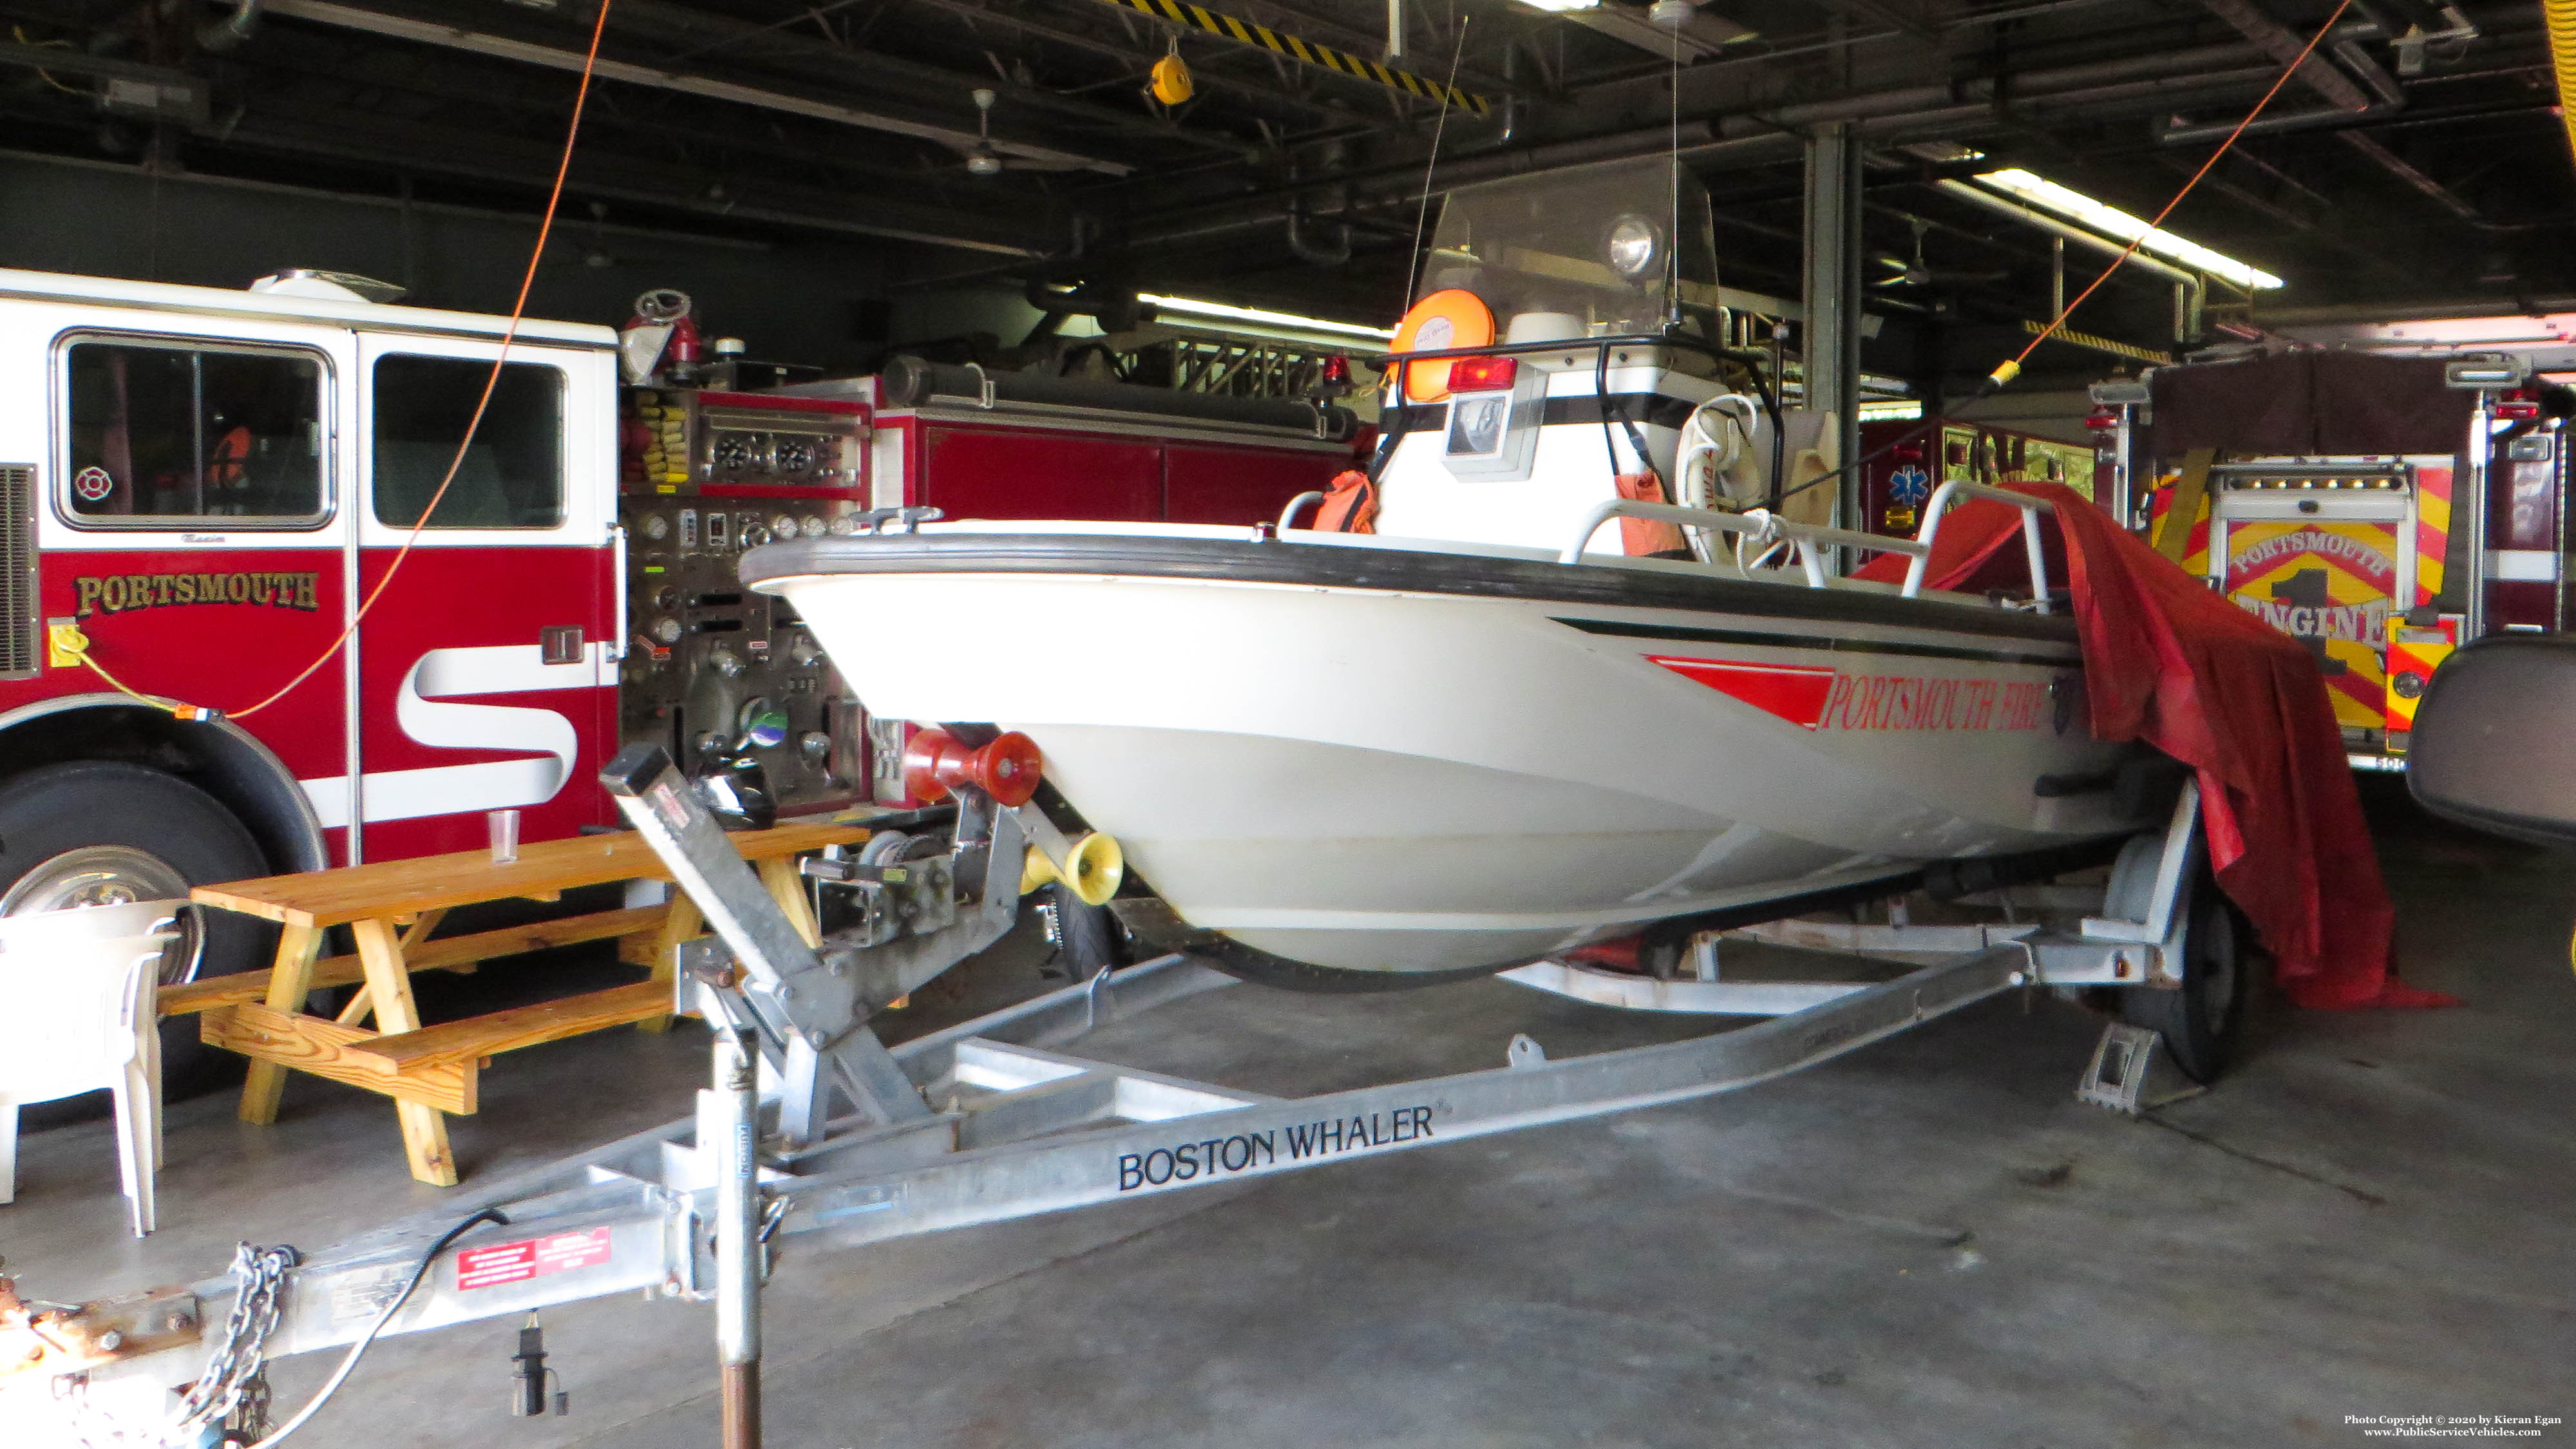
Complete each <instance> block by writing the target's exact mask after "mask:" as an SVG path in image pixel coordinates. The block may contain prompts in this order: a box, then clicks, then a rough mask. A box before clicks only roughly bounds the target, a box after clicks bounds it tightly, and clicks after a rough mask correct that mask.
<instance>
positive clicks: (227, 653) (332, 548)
mask: <svg viewBox="0 0 2576 1449" xmlns="http://www.w3.org/2000/svg"><path fill="white" fill-rule="evenodd" d="M7 331H8V333H9V335H10V336H11V339H12V341H11V345H10V346H9V348H8V349H7V351H6V356H5V359H0V384H6V385H8V387H9V390H10V393H11V395H12V396H13V397H24V398H41V399H49V402H48V405H47V406H46V407H45V408H44V409H43V410H42V412H40V411H39V410H38V409H36V408H33V407H30V408H26V409H22V410H19V411H18V412H17V413H16V414H15V415H14V416H13V418H12V421H11V424H10V426H11V427H13V428H14V427H16V426H18V424H19V421H20V420H24V421H28V422H32V421H33V420H34V419H35V418H36V417H38V416H46V417H48V418H49V420H50V434H51V436H50V438H49V439H47V440H46V441H44V442H43V443H42V444H39V443H37V441H36V440H35V439H34V438H32V437H29V436H26V435H24V434H20V435H19V441H18V442H16V443H13V444H12V445H10V447H9V448H8V449H7V453H8V454H14V455H15V456H10V457H8V459H7V460H8V461H11V462H17V461H22V460H23V461H26V462H35V461H37V459H38V458H39V457H40V456H43V457H46V458H48V459H49V460H50V466H48V467H44V468H41V469H39V470H38V473H39V477H40V478H41V479H42V481H43V485H44V501H43V502H42V503H41V504H40V505H39V507H38V510H37V543H38V546H39V548H40V550H41V553H40V557H41V559H42V567H41V580H40V584H39V588H40V598H41V602H42V608H43V615H42V617H44V618H48V619H66V620H71V621H73V622H76V623H78V624H79V625H80V627H81V630H82V632H83V633H85V634H86V635H87V636H88V637H89V640H90V651H91V654H92V656H93V657H94V658H95V659H96V660H97V661H98V662H99V664H100V665H101V666H102V667H103V668H105V669H107V670H108V671H110V672H112V673H113V674H114V675H115V676H116V677H117V678H118V679H119V680H122V681H123V682H124V683H125V684H126V685H127V686H129V687H131V688H133V689H136V690H139V691H142V692H144V693H147V694H152V695H158V696H162V697H165V698H169V699H174V700H181V701H185V702H186V703H189V704H194V705H202V706H206V707H209V708H214V709H220V710H224V711H227V712H229V713H236V714H240V715H241V716H242V721H241V725H240V728H241V729H243V730H246V731H248V732H249V734H250V735H251V736H252V737H253V738H255V739H256V740H258V742H259V743H260V744H261V745H262V746H265V747H266V748H267V749H268V750H269V751H270V752H271V753H272V754H274V755H275V756H276V758H277V762H278V764H279V766H280V768H282V769H284V770H286V771H287V772H289V773H290V774H291V775H292V776H293V777H294V778H295V779H296V780H297V781H298V782H299V783H300V784H301V785H302V786H303V788H304V792H305V794H306V796H307V799H308V801H309V803H310V804H311V806H312V818H311V821H310V823H311V824H312V825H313V826H314V827H315V828H317V829H321V830H323V831H325V832H326V834H325V837H324V838H325V840H326V842H330V843H331V844H333V845H336V843H337V842H336V840H334V839H333V837H332V836H331V835H330V834H329V833H328V832H329V830H330V827H333V826H336V825H337V824H339V823H340V821H341V820H342V819H345V818H346V813H345V812H346V808H347V780H346V772H347V769H348V758H349V757H348V744H349V734H348V721H349V718H350V711H349V708H348V701H347V696H346V695H345V693H344V692H343V691H344V686H345V678H344V675H343V672H342V669H341V664H340V661H339V660H338V659H336V658H334V657H333V656H332V654H331V648H332V645H333V644H334V642H336V641H337V640H338V638H339V637H340V634H341V631H342V630H343V629H344V628H345V627H346V626H347V618H348V614H347V611H348V609H349V607H350V606H349V602H348V598H349V591H348V588H347V584H348V578H347V573H348V569H349V567H350V557H349V546H350V544H351V542H352V539H353V537H354V535H353V532H352V530H353V528H354V524H353V521H352V520H353V518H354V515H355V512H356V508H357V505H356V504H355V503H354V502H353V501H352V496H353V490H352V485H351V477H352V474H351V472H350V459H351V456H352V452H351V447H350V444H349V440H348V436H347V435H348V431H349V416H350V410H351V406H352V404H353V403H354V401H355V398H356V391H357V389H356V383H355V381H354V378H353V374H354V372H355V361H356V359H355V357H354V347H355V341H354V339H353V338H352V337H351V335H350V334H349V332H348V331H347V330H345V329H343V328H338V327H330V326H321V325H316V324H313V323H309V322H297V321H291V320H282V319H276V318H261V317H226V318H210V317H194V316H187V315H173V314H167V313H162V312H157V311H152V310H148V309H144V308H131V309H129V308H121V307H120V308H108V309H102V308H99V307H97V306H95V305H89V304H80V303H71V302H44V301H35V302H24V303H19V304H15V305H13V306H12V307H11V308H10V309H9V311H8V327H7ZM47 338H50V339H51V340H50V342H49V343H48V342H46V341H44V339H47ZM20 340H27V341H29V342H31V343H32V345H28V346H20V345H18V342H19V341H20ZM39 359H41V360H42V361H41V365H42V366H43V367H44V368H45V373H44V374H43V375H37V374H36V373H35V372H34V370H33V369H34V367H35V366H36V365H38V364H39ZM21 369H25V370H23V371H22V370H21ZM0 456H5V455H0ZM290 686H291V687H290ZM25 689H26V690H27V694H24V695H21V694H18V693H16V692H14V690H13V691H11V692H8V693H7V694H6V695H5V696H0V708H7V707H11V706H15V705H17V704H19V703H21V702H22V701H28V702H32V698H31V697H53V696H83V697H90V698H94V699H97V700H99V701H102V702H113V701H115V700H116V699H117V696H116V694H115V693H114V692H113V690H112V687H111V686H110V685H109V684H108V683H107V682H106V681H105V680H104V679H101V678H100V677H98V676H96V675H94V674H92V673H91V672H90V671H88V670H87V669H82V668H78V667H59V668H52V669H48V670H46V671H44V672H43V674H41V675H40V676H38V678H36V679H35V680H31V681H29V682H28V684H27V685H26V686H25ZM254 705H258V706H260V707H259V708H258V709H257V710H256V711H254V710H253V708H252V707H253V706H254ZM331 854H332V856H333V858H334V859H335V860H336V859H338V858H339V852H338V851H337V850H336V849H334V850H332V852H331ZM282 863H283V862H281V864H282Z"/></svg>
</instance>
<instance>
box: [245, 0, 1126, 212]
mask: <svg viewBox="0 0 2576 1449" xmlns="http://www.w3.org/2000/svg"><path fill="white" fill-rule="evenodd" d="M265 8H266V9H267V11H268V13H270V14H273V15H283V16H288V17H291V18H293V19H296V20H305V21H310V22H312V23H314V24H317V25H332V26H338V27H341V28H343V29H348V30H356V31H361V32H364V33H366V34H371V35H382V36H389V37H392V38H394V39H397V40H410V41H416V42H419V43H421V44H424V45H437V46H445V47H447V48H449V49H452V50H462V51H467V52H470V53H473V54H476V55H488V56H494V57H497V58H499V59H503V60H515V61H519V62H521V63H523V64H528V65H538V66H545V67H548V68H550V69H554V70H569V71H579V70H581V69H582V68H583V57H582V53H581V52H580V51H576V50H565V49H562V48H560V47H556V46H550V45H538V44H535V43H533V42H530V41H523V40H517V39H514V38H511V37H509V36H504V35H495V34H489V33H485V32H481V31H474V30H467V29H464V28H462V27H459V26H453V25H443V24H438V23H435V22H432V21H426V20H414V19H411V18H409V17H407V16H400V15H391V14H385V13H382V12H379V11H374V10H365V9H361V8H358V7H356V6H351V5H342V4H339V3H336V0H266V7H265ZM591 70H592V73H593V74H594V75H596V76H597V77H598V78H600V79H601V80H611V81H621V82H623V83H625V84H627V85H636V86H648V87H651V88H653V89H656V90H666V91H679V92H681V93H683V94H687V95H695V96H704V97H706V98H708V99H710V100H718V101H732V102H734V103H735V104H737V105H746V106H756V107H759V108H761V109H763V110H770V111H783V112H785V113H787V114H789V115H797V116H805V117H808V118H810V119H813V120H818V121H831V122H835V123H837V124H840V125H845V126H855V127H858V128H860V129H863V130H869V131H883V132H889V133H892V134H894V135H898V136H912V137H916V138H918V139H921V140H924V141H936V142H938V143H939V144H941V145H943V146H949V147H953V148H955V149H957V150H960V151H972V150H974V149H975V148H976V147H978V146H981V145H983V144H985V138H984V137H982V136H979V135H978V134H976V133H975V132H973V131H970V130H965V129H963V128H961V127H958V126H952V125H942V124H939V123H936V122H930V121H920V120H914V119H912V118H909V117H903V116H890V115H886V114H883V113H881V112H874V111H867V110H863V109H861V108H859V107H857V106H849V105H842V104H840V103H838V102H834V101H826V100H821V99H817V98H814V97H809V96H801V95H793V94H790V93H788V92H785V91H779V90H772V89H766V88H762V87H758V86H747V85H742V84H739V83H737V82H734V81H725V80H717V79H715V78H713V77H711V76H702V75H692V74H688V73H686V72H682V71H674V70H664V69H660V68H657V67H654V66H649V65H637V64H634V63H632V62H629V61H622V60H611V59H609V58H607V57H605V56H603V57H600V58H599V60H598V61H597V62H596V63H595V64H594V65H593V66H592V67H591ZM990 144H991V146H992V148H993V149H994V150H996V151H1000V152H1002V153H1004V154H1005V155H1011V156H1019V157H1024V158H1026V159H1028V160H1031V161H1052V162H1059V163H1065V164H1069V165H1073V166H1078V167H1081V168H1082V169H1085V170H1091V171H1101V172H1106V173H1108V174H1109V175H1112V176H1124V175H1126V174H1127V173H1129V172H1130V171H1133V170H1134V169H1135V168H1134V167H1132V166H1129V165H1127V164H1126V163H1124V162H1120V161H1110V160H1105V159H1102V158H1100V157H1096V156H1082V155H1077V154H1075V153H1073V152H1070V151H1060V150H1057V149H1055V148H1054V147H1051V146H1040V145H1036V144H1033V143H1031V142H1027V141H1019V140H1013V139H1009V138H1006V137H1002V136H995V137H992V138H991V142H990Z"/></svg>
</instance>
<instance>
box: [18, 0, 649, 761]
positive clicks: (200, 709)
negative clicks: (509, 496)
mask: <svg viewBox="0 0 2576 1449" xmlns="http://www.w3.org/2000/svg"><path fill="white" fill-rule="evenodd" d="M612 3H614V0H600V6H599V16H598V18H597V19H596V20H594V21H592V22H591V27H590V49H589V50H588V51H587V52H586V53H585V54H584V55H583V56H582V59H581V85H580V88H579V89H577V90H576V91H574V92H573V99H572V124H571V125H569V126H567V127H566V128H565V129H564V143H563V154H562V156H561V157H559V158H558V159H557V160H556V162H555V180H554V186H553V188H552V189H551V190H549V191H548V192H547V193H546V209H545V214H544V215H543V216H542V217H540V218H539V219H538V221H537V244H536V246H535V248H534V249H532V250H531V251H530V252H529V253H528V268H527V271H526V272H525V273H524V274H522V275H521V277H520V278H519V295H518V299H517V300H516V301H514V302H512V303H511V304H510V321H509V324H508V325H507V326H506V327H504V328H502V330H501V350H500V351H499V352H497V353H495V354H493V357H492V371H491V372H490V373H489V374H488V375H486V376H485V377H484V379H483V395H482V396H481V397H480V398H478V399H476V400H475V403H474V415H473V416H472V417H471V418H468V419H467V420H466V423H465V436H464V437H462V438H460V439H458V440H457V444H456V456H454V457H453V458H450V459H448V461H447V476H445V477H443V478H441V479H439V480H438V487H437V488H436V489H435V490H433V491H432V492H431V493H430V495H429V502H428V503H427V504H425V505H423V506H422V508H421V510H420V517H419V518H418V519H415V520H414V521H413V523H412V526H411V532H410V533H409V534H407V535H405V536H404V538H403V542H402V547H401V548H399V549H397V550H396V551H395V552H394V557H393V562H392V563H390V564H388V565H386V566H385V576H384V577H383V578H381V579H378V580H376V586H375V587H374V588H372V589H369V590H368V591H367V597H366V598H365V600H364V601H362V602H361V603H360V604H359V605H358V611H357V612H356V613H355V614H352V615H351V616H350V617H349V623H348V627H346V628H344V629H342V630H341V631H340V636H339V637H338V638H336V639H333V640H332V641H331V643H330V646H329V647H328V648H325V649H324V650H323V651H322V652H321V653H320V654H318V655H315V656H314V658H313V662H312V663H310V664H307V665H305V666H304V668H303V669H301V670H299V671H298V672H297V673H296V675H295V677H294V678H292V679H290V680H288V681H286V682H285V683H284V684H281V685H279V686H278V687H277V689H276V690H275V691H274V692H272V693H271V694H270V695H269V696H268V697H267V698H266V699H263V700H261V701H260V702H259V703H257V704H254V705H251V706H250V707H249V708H247V709H237V710H233V711H231V713H230V717H231V718H233V719H247V718H249V717H250V716H252V715H255V714H257V713H259V712H260V711H261V710H264V709H266V708H268V707H269V706H270V705H272V704H275V703H277V702H278V701H279V700H281V699H284V698H285V697H286V696H287V695H288V694H289V693H291V692H292V691H293V690H294V689H295V687H296V686H297V685H299V684H302V683H303V682H304V681H306V680H308V679H310V678H312V677H313V675H314V672H315V671H317V670H319V669H320V668H321V667H322V666H323V665H325V664H328V663H330V662H331V660H332V658H333V656H335V655H337V654H338V653H339V652H340V651H341V650H343V649H345V648H347V647H348V645H349V640H350V639H351V638H353V637H355V636H356V634H357V632H358V626H359V625H360V624H361V623H364V622H365V621H366V617H367V615H368V614H369V613H370V612H372V611H373V610H374V609H375V607H376V601H377V600H379V599H382V598H383V597H384V596H385V590H386V589H387V588H389V587H390V586H391V585H392V584H393V581H394V578H395V576H396V575H398V574H400V573H401V572H402V567H403V563H404V561H405V560H407V559H409V558H410V557H411V551H412V546H413V545H414V544H417V543H419V542H420V535H421V530H423V529H425V528H427V527H429V520H430V519H431V518H432V517H433V516H435V515H436V514H437V512H438V505H439V503H440V501H441V500H443V499H444V498H446V497H447V489H448V485H450V484H452V483H454V482H455V481H456V475H457V473H458V472H459V471H460V470H461V469H463V468H464V466H465V454H466V451H467V450H468V449H470V448H472V447H473V446H474V435H475V433H476V432H477V431H478V430H480V429H481V428H482V426H483V414H484V412H485V410H486V409H488V408H490V407H491V405H492V394H493V392H494V391H495V390H496V389H498V388H499V387H500V385H501V367H502V364H504V363H505V362H507V361H508V360H509V356H510V344H511V343H512V342H513V341H515V340H516V339H517V337H518V335H519V323H520V322H521V321H522V320H523V319H524V318H525V317H526V316H527V311H528V294H529V293H530V292H531V291H533V290H535V288H536V285H537V269H538V267H539V266H540V265H541V264H542V263H543V262H544V260H545V255H546V241H547V238H548V237H550V236H551V235H552V234H553V232H554V225H555V209H556V207H557V206H559V205H560V204H561V203H562V201H563V191H564V178H565V177H567V176H568V175H570V174H571V172H572V154H573V143H574V142H575V141H576V140H578V139H579V138H580V136H581V116H582V111H583V110H584V109H585V108H586V107H587V106H588V105H589V103H590V78H591V72H592V70H593V69H594V68H595V67H596V66H597V65H598V63H599V42H600V38H601V37H602V36H604V35H606V34H607V33H608V9H609V6H610V5H611V4H612ZM356 582H357V581H356V580H354V579H352V580H350V583H351V584H352V586H354V585H355V584H356ZM620 627H623V626H622V625H621V626H620ZM48 643H49V645H50V646H51V647H52V648H53V649H54V650H55V651H56V652H58V653H61V654H68V655H70V656H72V657H73V658H76V659H78V660H79V661H80V662H81V663H82V664H84V665H87V666H88V667H89V670H90V672H91V673H93V674H96V675H97V676H98V677H99V678H101V679H103V680H106V681H107V682H108V683H109V684H110V685H112V686H114V687H115V689H116V691H117V692H118V693H120V694H123V695H125V696H127V697H128V698H131V699H134V700H138V701H140V702H142V703H144V704H148V705H151V706H152V707H153V708H155V709H160V710H166V711H168V712H169V713H170V714H172V715H175V716H177V717H178V718H180V719H184V720H212V719H220V718H224V717H225V711H222V710H217V709H209V708H206V707H205V706H202V705H192V704H186V703H182V702H180V701H177V700H170V699H163V698H160V697H159V696H156V695H150V694H145V693H143V692H141V691H139V690H137V689H134V688H133V687H131V686H129V685H128V684H126V683H125V682H124V681H123V680H121V679H118V678H117V677H116V676H115V675H113V674H110V673H109V672H108V671H107V668H106V666H104V665H102V664H100V663H99V662H98V660H97V659H96V658H95V657H93V656H92V655H91V653H90V645H89V639H88V637H87V636H86V635H84V634H83V633H82V632H81V631H80V628H79V626H77V625H67V624H58V625H54V626H52V629H51V632H50V637H49V639H48Z"/></svg>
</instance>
